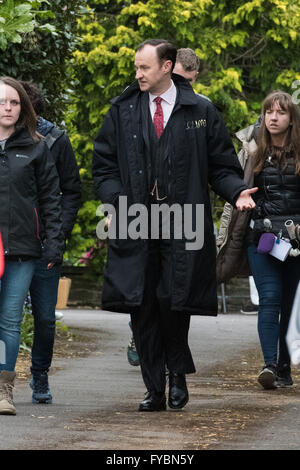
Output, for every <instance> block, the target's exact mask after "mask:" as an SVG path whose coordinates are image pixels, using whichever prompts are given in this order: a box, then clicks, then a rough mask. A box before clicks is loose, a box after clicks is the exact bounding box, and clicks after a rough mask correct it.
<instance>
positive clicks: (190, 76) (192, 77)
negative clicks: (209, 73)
mask: <svg viewBox="0 0 300 470" xmlns="http://www.w3.org/2000/svg"><path fill="white" fill-rule="evenodd" d="M173 72H174V73H177V74H178V75H181V76H182V77H184V78H186V79H187V80H188V81H189V82H190V84H191V85H192V84H193V83H195V81H196V79H197V75H198V72H197V70H190V71H187V70H184V68H183V67H182V65H181V63H180V62H176V64H175V67H174V70H173Z"/></svg>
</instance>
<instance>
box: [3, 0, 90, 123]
mask: <svg viewBox="0 0 300 470" xmlns="http://www.w3.org/2000/svg"><path fill="white" fill-rule="evenodd" d="M85 3H86V2H85V1H84V0H68V1H67V0H51V2H50V1H44V0H37V1H31V0H28V1H24V0H23V1H21V0H5V1H4V2H0V47H2V49H5V54H3V53H2V55H1V61H0V76H1V75H10V76H12V77H15V78H17V79H22V80H29V81H33V82H35V83H37V84H38V85H39V86H40V88H41V89H42V91H43V92H44V95H45V97H46V101H47V109H46V113H45V117H46V118H48V119H50V120H53V121H55V122H57V123H60V124H62V120H63V114H64V112H65V111H66V105H67V103H68V96H67V95H68V89H69V77H67V75H66V64H67V61H68V60H69V59H70V57H71V55H72V53H73V52H74V50H75V48H76V45H77V43H78V41H79V39H80V38H78V36H77V35H76V22H77V18H78V16H80V15H82V14H84V13H85V11H86V10H85V8H84V5H85ZM1 28H2V29H1Z"/></svg>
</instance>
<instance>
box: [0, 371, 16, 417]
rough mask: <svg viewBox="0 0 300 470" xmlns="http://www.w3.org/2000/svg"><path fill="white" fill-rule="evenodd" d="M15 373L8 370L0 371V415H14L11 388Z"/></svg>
mask: <svg viewBox="0 0 300 470" xmlns="http://www.w3.org/2000/svg"><path fill="white" fill-rule="evenodd" d="M15 378H16V373H15V372H11V371H9V370H1V371H0V415H15V414H16V408H15V406H14V402H13V388H14V383H15Z"/></svg>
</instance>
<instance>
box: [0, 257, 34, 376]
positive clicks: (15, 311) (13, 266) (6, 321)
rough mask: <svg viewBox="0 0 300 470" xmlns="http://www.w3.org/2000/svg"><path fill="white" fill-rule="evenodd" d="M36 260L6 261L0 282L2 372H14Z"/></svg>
mask: <svg viewBox="0 0 300 470" xmlns="http://www.w3.org/2000/svg"><path fill="white" fill-rule="evenodd" d="M35 264H36V260H29V261H7V260H6V261H5V270H4V274H3V277H2V279H1V281H0V286H1V288H0V341H1V342H2V343H1V345H2V346H3V345H4V349H5V354H4V358H1V361H2V359H5V362H4V363H3V361H2V362H1V363H0V370H8V371H14V369H15V365H16V362H17V357H18V352H19V347H20V329H21V323H22V315H23V304H24V301H25V298H26V295H27V292H28V289H29V286H30V282H31V279H32V276H33V272H34V268H35Z"/></svg>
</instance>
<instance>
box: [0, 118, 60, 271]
mask: <svg viewBox="0 0 300 470" xmlns="http://www.w3.org/2000/svg"><path fill="white" fill-rule="evenodd" d="M0 168H1V171H0V231H1V234H2V240H3V247H4V253H5V255H6V256H10V257H22V256H23V257H29V258H30V257H32V258H36V257H40V256H41V248H42V240H41V238H40V223H41V222H42V223H43V225H44V227H45V239H44V240H43V245H44V248H45V257H46V259H47V260H48V261H49V262H53V263H60V262H61V261H62V254H63V247H64V240H63V232H62V221H61V207H60V188H59V180H58V175H57V171H56V168H55V164H54V161H53V158H52V156H51V154H50V151H49V149H48V147H47V145H46V142H44V141H43V140H40V141H39V142H38V143H35V142H34V141H33V139H32V137H31V135H30V133H29V131H28V130H27V129H26V128H21V127H20V128H17V129H16V131H15V132H14V133H13V134H12V135H11V136H10V137H9V138H8V139H7V141H6V144H5V148H4V150H3V151H2V150H1V151H0Z"/></svg>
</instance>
